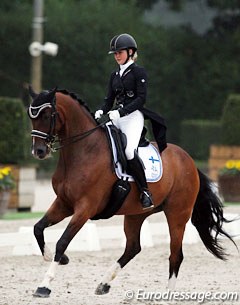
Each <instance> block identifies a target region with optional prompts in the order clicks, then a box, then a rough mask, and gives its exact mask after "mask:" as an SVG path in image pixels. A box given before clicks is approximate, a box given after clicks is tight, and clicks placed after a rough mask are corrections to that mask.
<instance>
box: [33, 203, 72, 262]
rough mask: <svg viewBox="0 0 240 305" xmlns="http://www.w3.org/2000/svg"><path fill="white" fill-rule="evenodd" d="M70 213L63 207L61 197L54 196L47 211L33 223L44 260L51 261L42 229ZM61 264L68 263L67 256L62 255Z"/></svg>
mask: <svg viewBox="0 0 240 305" xmlns="http://www.w3.org/2000/svg"><path fill="white" fill-rule="evenodd" d="M71 214H72V213H71V212H70V211H69V210H68V209H66V208H65V207H64V202H62V200H61V199H59V198H56V199H55V201H54V202H53V204H52V205H51V207H50V208H49V209H48V211H47V213H46V214H45V215H44V216H43V217H42V218H41V219H40V220H39V222H37V223H36V224H35V225H34V235H35V238H36V240H37V243H38V245H39V248H40V251H41V253H42V255H43V258H44V260H46V261H51V260H52V254H51V251H50V249H48V247H47V246H46V244H45V240H44V230H45V229H46V228H47V227H50V226H53V225H55V224H57V223H59V222H60V221H62V220H63V219H64V218H65V217H68V216H70V215H71ZM61 263H62V264H66V263H68V258H67V257H64V256H63V257H62V262H61Z"/></svg>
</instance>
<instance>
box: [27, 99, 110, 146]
mask: <svg viewBox="0 0 240 305" xmlns="http://www.w3.org/2000/svg"><path fill="white" fill-rule="evenodd" d="M45 108H51V119H50V127H49V131H48V133H46V132H42V131H40V130H37V129H33V130H32V131H31V136H32V137H37V138H41V139H43V140H45V144H46V145H47V146H48V147H49V149H50V150H51V151H52V152H56V151H57V150H59V149H61V148H63V147H65V146H66V145H69V144H72V143H75V142H78V141H81V140H82V139H84V138H86V137H87V136H89V135H91V134H92V133H93V132H95V131H96V130H97V129H98V128H100V127H102V126H104V125H105V124H106V123H107V121H109V119H107V120H105V121H103V122H101V123H100V124H98V125H97V126H96V127H94V128H92V129H90V130H87V131H85V132H83V133H80V134H77V135H74V136H70V137H68V138H63V139H62V138H58V135H57V134H56V133H55V127H56V121H57V118H59V119H60V120H61V118H60V116H59V113H58V112H57V109H56V97H55V96H54V99H53V100H52V101H51V102H50V103H44V104H42V105H40V106H32V105H30V106H29V108H28V115H29V117H30V118H31V119H37V117H38V116H39V114H40V112H41V111H42V110H43V109H45ZM56 143H61V145H58V146H57V147H54V145H55V144H56Z"/></svg>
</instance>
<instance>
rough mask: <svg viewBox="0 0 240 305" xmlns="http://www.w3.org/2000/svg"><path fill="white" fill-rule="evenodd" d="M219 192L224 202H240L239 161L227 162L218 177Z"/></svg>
mask: <svg viewBox="0 0 240 305" xmlns="http://www.w3.org/2000/svg"><path fill="white" fill-rule="evenodd" d="M218 183H219V190H220V192H221V194H222V196H223V198H224V200H225V201H230V202H238V201H239V202H240V160H228V161H227V162H226V164H225V166H224V167H223V168H222V169H220V171H219V175H218Z"/></svg>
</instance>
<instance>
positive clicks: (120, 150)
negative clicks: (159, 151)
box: [107, 124, 149, 172]
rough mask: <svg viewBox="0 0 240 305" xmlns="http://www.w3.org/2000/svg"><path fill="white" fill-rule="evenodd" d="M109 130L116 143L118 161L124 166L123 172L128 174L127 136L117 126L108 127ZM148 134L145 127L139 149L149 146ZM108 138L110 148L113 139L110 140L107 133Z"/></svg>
mask: <svg viewBox="0 0 240 305" xmlns="http://www.w3.org/2000/svg"><path fill="white" fill-rule="evenodd" d="M108 126H109V129H110V131H111V135H112V137H113V140H114V142H115V146H116V151H117V161H118V162H120V163H121V165H122V170H123V171H125V172H127V170H128V168H127V167H128V166H127V158H126V155H125V148H126V146H127V137H126V135H125V134H124V133H123V132H122V131H121V130H120V129H118V128H117V127H116V126H115V125H113V124H111V125H108ZM146 133H147V128H146V127H145V126H144V127H143V130H142V134H141V138H140V141H139V145H138V147H147V146H148V145H149V141H148V140H147V139H146ZM107 136H108V141H109V143H110V147H111V146H112V145H111V139H110V135H109V133H108V132H107ZM113 163H115V161H113Z"/></svg>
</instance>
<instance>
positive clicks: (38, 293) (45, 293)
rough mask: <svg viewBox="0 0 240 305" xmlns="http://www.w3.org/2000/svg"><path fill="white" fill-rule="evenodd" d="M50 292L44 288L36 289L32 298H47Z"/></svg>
mask: <svg viewBox="0 0 240 305" xmlns="http://www.w3.org/2000/svg"><path fill="white" fill-rule="evenodd" d="M50 293H51V290H50V289H48V288H46V287H38V289H37V290H36V291H35V292H34V294H33V296H34V297H37V298H49V296H50Z"/></svg>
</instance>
